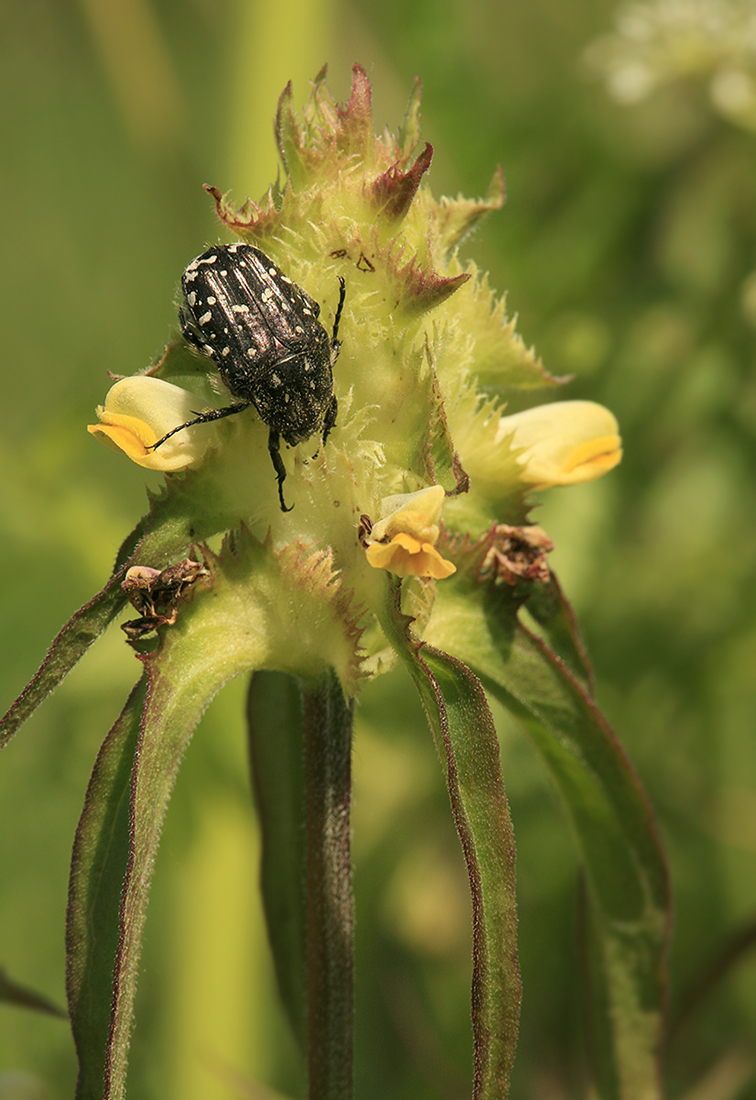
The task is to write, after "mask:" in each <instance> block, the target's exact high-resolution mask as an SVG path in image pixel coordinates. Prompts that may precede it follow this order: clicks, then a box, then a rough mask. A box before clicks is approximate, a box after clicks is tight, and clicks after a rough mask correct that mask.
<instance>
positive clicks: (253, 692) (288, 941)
mask: <svg viewBox="0 0 756 1100" xmlns="http://www.w3.org/2000/svg"><path fill="white" fill-rule="evenodd" d="M247 721H248V726H249V754H250V763H251V770H252V785H253V790H254V794H255V804H256V806H257V813H258V817H259V819H260V831H261V834H262V855H261V864H260V884H261V888H262V898H263V906H264V909H265V920H266V924H267V927H268V938H269V940H270V946H271V950H272V953H273V962H274V965H275V970H276V980H277V982H278V989H279V993H280V994H281V1000H282V1002H283V1005H284V1008H285V1010H286V1013H287V1016H288V1018H289V1023H290V1024H291V1027H292V1030H293V1032H294V1035H295V1036H296V1038H297V1041H298V1043H299V1045H300V1047H301V1049H302V1053H303V1054H304V1053H305V1052H306V1050H307V988H306V980H307V979H306V950H307V949H306V927H307V917H306V913H305V824H304V806H305V785H304V714H303V711H302V692H301V688H300V686H299V682H298V681H297V680H296V679H295V677H293V676H289V675H287V674H286V673H284V672H256V673H254V675H253V676H252V679H251V681H250V685H249V694H248V696H247Z"/></svg>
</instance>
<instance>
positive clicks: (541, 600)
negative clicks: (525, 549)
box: [525, 573, 594, 695]
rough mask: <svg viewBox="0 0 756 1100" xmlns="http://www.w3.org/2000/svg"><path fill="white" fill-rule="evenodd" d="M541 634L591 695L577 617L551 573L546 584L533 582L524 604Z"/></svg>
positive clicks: (591, 684) (589, 671)
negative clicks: (542, 632) (541, 631)
mask: <svg viewBox="0 0 756 1100" xmlns="http://www.w3.org/2000/svg"><path fill="white" fill-rule="evenodd" d="M525 606H526V609H527V611H528V614H529V615H531V616H532V617H533V619H534V620H535V621H536V623H537V624H538V626H539V627H540V628H541V629H542V630H543V631H544V634H545V637H546V641H547V643H548V645H549V647H550V649H552V650H553V651H554V653H556V654H557V656H559V657H561V658H562V660H563V661H564V663H565V664H566V665H567V668H568V669H569V670H570V672H571V673H572V675H573V676H574V677H575V678H576V679H577V680H579V681H580V683H581V684H582V685H583V687H584V688H586V690H587V691H588V693H589V694H590V695H593V691H594V682H593V666H592V665H591V659H590V657H589V655H588V650H587V649H586V647H585V642H584V641H583V639H582V636H581V634H580V628H579V626H578V622H577V617H576V616H575V612H574V611H573V609H572V606H571V605H570V603H569V601H568V600H567V597H566V596H565V594H564V592H563V591H562V587H561V585H560V584H559V581H558V580H557V578H556V575H555V574H554V573H552V574H551V577H550V579H549V582H548V584H542V583H536V584H534V585H533V587H532V593H531V595H530V597H529V598H528V601H527V604H526V605H525Z"/></svg>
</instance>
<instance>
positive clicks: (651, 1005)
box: [433, 581, 670, 1100]
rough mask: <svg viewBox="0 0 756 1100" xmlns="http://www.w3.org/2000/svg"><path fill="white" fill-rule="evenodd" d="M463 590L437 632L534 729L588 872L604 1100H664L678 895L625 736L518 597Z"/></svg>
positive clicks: (439, 613)
mask: <svg viewBox="0 0 756 1100" xmlns="http://www.w3.org/2000/svg"><path fill="white" fill-rule="evenodd" d="M463 583H464V584H465V586H466V589H467V590H466V591H465V592H464V594H462V593H460V592H459V591H458V590H455V585H454V584H453V583H452V584H447V585H446V586H445V587H444V588H443V589H441V587H440V586H439V598H438V599H437V602H436V607H435V609H434V621H433V628H434V630H438V629H439V628H442V629H443V631H444V634H445V635H446V634H448V633H449V632H450V631H451V632H453V635H454V637H455V639H456V652H457V653H458V654H459V655H460V656H461V657H462V658H463V659H464V660H465V661H466V662H467V663H468V664H469V665H470V667H471V668H472V669H473V670H474V672H475V673H476V674H477V675H478V676H479V677H480V679H481V681H482V683H483V684H484V686H485V687H486V689H487V690H488V691H489V692H490V693H491V694H492V695H494V696H495V697H496V698H497V699H498V700H499V701H500V702H502V703H503V704H504V705H505V706H506V707H508V708H509V709H510V710H511V711H512V713H514V714H515V715H516V716H517V717H518V718H520V720H521V721H522V722H523V724H524V725H525V727H526V729H527V730H528V732H529V734H530V736H531V738H532V740H533V742H534V744H535V746H536V748H537V749H538V751H539V752H540V754H541V756H542V758H543V761H544V763H545V765H546V767H547V769H548V771H549V773H550V775H551V778H552V780H553V782H554V784H555V786H556V788H557V790H558V791H559V793H560V795H561V797H562V800H563V802H564V805H565V809H566V811H567V814H568V817H569V818H570V820H571V822H572V824H573V827H574V829H575V833H576V837H577V840H578V845H579V848H580V851H581V855H582V858H583V861H584V864H585V869H586V874H587V881H588V886H589V898H590V900H591V906H590V912H589V913H588V914H587V917H588V928H589V930H590V931H592V932H593V934H594V939H595V943H594V946H593V950H592V951H591V952H590V961H591V980H592V982H593V983H594V985H593V989H592V991H591V992H592V995H593V1000H594V1004H595V1005H596V1006H598V1009H599V1012H598V1014H597V1015H596V1018H595V1019H594V1021H593V1029H594V1031H595V1034H596V1036H597V1042H596V1044H595V1053H596V1062H595V1064H594V1073H595V1077H596V1085H597V1088H598V1091H599V1094H600V1095H601V1096H602V1098H604V1097H605V1098H607V1100H635V1098H636V1097H638V1096H643V1097H644V1098H648V1100H654V1098H655V1097H659V1096H660V1095H661V1080H660V1078H661V1071H660V1051H661V1044H662V1037H663V1027H664V1015H665V1008H666V992H667V976H666V958H667V947H668V939H669V925H670V898H669V883H668V873H667V866H666V861H665V857H664V852H663V849H662V845H661V841H660V838H659V833H658V829H657V826H656V823H655V820H654V816H653V811H652V809H651V806H650V804H649V801H648V798H647V796H646V794H645V792H644V790H643V788H642V786H641V784H640V781H639V779H638V777H637V775H636V773H635V771H634V770H633V767H632V765H631V764H630V761H629V760H628V758H627V755H626V753H625V751H624V749H623V748H622V745H621V744H620V742H619V740H618V738H617V736H616V734H615V733H614V732H613V731H612V729H611V728H610V727H609V725H608V724H607V722H606V720H605V719H604V717H603V715H602V714H601V712H600V711H599V710H598V708H597V706H596V704H595V702H594V701H593V700H592V698H591V697H590V695H589V694H588V692H587V690H586V688H585V687H584V686H583V684H582V683H580V682H579V681H578V680H577V679H576V678H575V676H574V675H573V674H572V672H571V671H570V670H569V669H568V667H567V665H566V664H565V662H564V661H563V660H562V659H561V658H560V657H558V656H557V655H556V654H554V653H553V652H552V651H551V650H550V649H549V648H548V646H547V645H546V643H545V642H544V641H543V640H542V639H541V638H538V637H536V636H535V635H534V634H531V633H530V632H529V631H528V630H526V629H525V628H524V627H523V626H522V625H521V624H520V623H519V621H518V620H517V618H516V614H515V612H516V606H515V604H514V602H513V599H512V596H511V592H509V591H508V590H506V588H505V587H504V586H498V587H497V586H493V585H488V586H484V585H480V586H478V587H477V588H473V587H471V586H469V585H468V582H466V581H464V582H463ZM461 596H462V597H463V598H461ZM481 613H482V614H481ZM602 1006H603V1007H602ZM602 1037H604V1039H605V1041H602Z"/></svg>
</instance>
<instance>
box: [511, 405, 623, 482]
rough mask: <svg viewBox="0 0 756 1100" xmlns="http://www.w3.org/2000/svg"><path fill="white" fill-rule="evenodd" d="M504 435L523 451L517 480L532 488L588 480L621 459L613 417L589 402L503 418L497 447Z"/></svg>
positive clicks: (540, 407) (616, 425) (607, 469)
mask: <svg viewBox="0 0 756 1100" xmlns="http://www.w3.org/2000/svg"><path fill="white" fill-rule="evenodd" d="M506 437H511V439H512V446H513V447H514V448H516V449H520V448H523V450H522V453H521V454H520V455H518V459H517V460H518V462H519V463H520V465H521V466H522V470H521V472H520V477H521V479H522V480H523V481H524V482H526V483H527V484H529V485H532V486H533V488H534V489H548V488H549V487H550V486H551V485H576V484H577V483H578V482H581V481H593V480H594V479H595V478H597V477H601V475H602V474H605V473H607V472H608V471H609V470H611V469H612V468H613V467H614V466H616V465H617V464H618V462H619V461H620V460H621V458H622V440H621V439H620V436H619V426H618V424H617V421H616V419H615V418H614V416H613V415H612V414H611V413H610V412H609V410H608V409H605V408H604V406H603V405H597V404H596V403H595V402H593V401H556V402H554V403H553V404H549V405H538V406H536V407H535V408H533V409H526V410H525V411H524V412H519V413H514V415H512V416H502V418H501V420H500V421H499V430H498V432H497V435H496V443H499V442H501V441H502V440H503V439H505V438H506Z"/></svg>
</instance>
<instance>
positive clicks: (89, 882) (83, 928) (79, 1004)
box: [66, 677, 147, 1100]
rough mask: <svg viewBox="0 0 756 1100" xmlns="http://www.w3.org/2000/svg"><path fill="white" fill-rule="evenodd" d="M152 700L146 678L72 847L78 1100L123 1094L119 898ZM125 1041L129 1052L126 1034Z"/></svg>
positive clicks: (105, 750) (71, 955) (120, 724)
mask: <svg viewBox="0 0 756 1100" xmlns="http://www.w3.org/2000/svg"><path fill="white" fill-rule="evenodd" d="M146 694H147V680H146V677H144V678H143V679H142V680H141V681H140V683H139V684H138V685H137V687H136V688H135V689H134V691H133V692H132V693H131V696H130V698H129V700H128V702H127V703H126V706H125V707H124V709H123V712H122V713H121V716H120V717H119V719H118V721H117V722H116V724H115V725H114V726H113V729H112V730H111V731H110V733H109V734H108V736H107V738H106V739H105V741H104V742H103V745H102V748H101V749H100V752H99V755H98V757H97V762H96V763H95V767H94V771H93V773H92V777H91V779H90V781H89V787H88V789H87V795H86V800H85V802H84V810H83V812H82V815H81V819H80V821H79V826H78V828H77V830H76V839H75V841H74V850H73V859H72V862H71V881H70V885H69V891H68V913H67V917H66V957H67V973H66V987H67V993H68V1006H69V1011H70V1015H71V1026H72V1029H73V1035H74V1042H75V1044H76V1052H77V1055H78V1059H79V1080H78V1085H77V1090H76V1100H102V1098H103V1097H107V1096H110V1095H117V1094H113V1093H111V1091H110V1089H111V1081H112V1070H113V1051H112V1049H111V1029H112V1024H113V1021H112V1011H113V980H114V975H115V971H116V960H117V957H118V954H119V942H120V936H121V931H120V928H119V915H120V911H121V895H122V890H123V883H124V879H125V878H126V873H127V870H128V866H129V859H130V851H131V838H130V822H129V805H130V801H131V796H130V787H131V776H132V770H133V768H134V757H135V754H136V750H137V745H138V741H139V736H140V729H141V719H142V709H143V707H144V702H145V698H146ZM123 1042H124V1045H125V1047H126V1048H127V1047H128V1034H126V1036H125V1037H124V1040H123ZM124 1057H125V1052H124Z"/></svg>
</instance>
